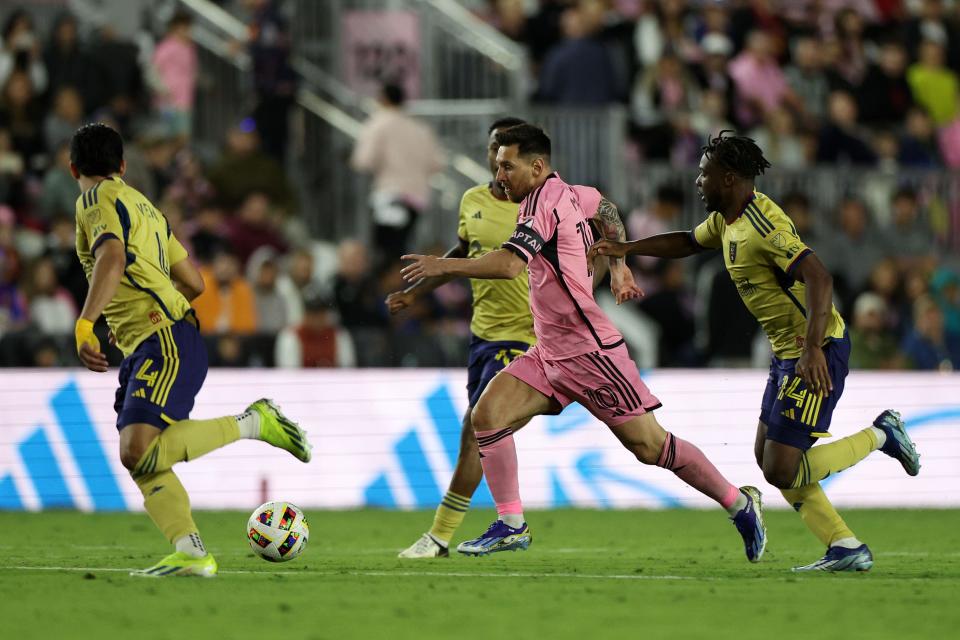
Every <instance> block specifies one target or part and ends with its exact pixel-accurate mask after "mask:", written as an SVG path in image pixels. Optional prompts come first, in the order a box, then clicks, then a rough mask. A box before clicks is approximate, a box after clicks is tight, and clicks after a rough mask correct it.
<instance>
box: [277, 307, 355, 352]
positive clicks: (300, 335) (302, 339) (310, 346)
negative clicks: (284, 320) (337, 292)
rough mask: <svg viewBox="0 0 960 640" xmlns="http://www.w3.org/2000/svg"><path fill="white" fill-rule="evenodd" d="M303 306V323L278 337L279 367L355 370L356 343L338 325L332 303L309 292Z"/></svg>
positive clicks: (288, 329)
mask: <svg viewBox="0 0 960 640" xmlns="http://www.w3.org/2000/svg"><path fill="white" fill-rule="evenodd" d="M303 306H304V314H303V322H302V323H301V324H300V325H298V326H296V327H290V328H287V329H284V330H283V331H281V332H280V335H279V336H277V345H276V355H275V357H274V360H275V362H276V365H277V366H278V367H282V368H286V369H291V368H301V367H354V366H356V361H357V360H356V355H355V353H354V349H353V340H352V339H351V338H350V333H349V332H347V331H346V330H345V329H342V328H340V327H339V326H338V325H337V322H336V309H335V307H334V305H333V302H332V300H330V299H329V298H327V297H325V296H324V295H323V294H321V293H320V292H318V291H313V290H308V291H307V292H305V295H304V300H303Z"/></svg>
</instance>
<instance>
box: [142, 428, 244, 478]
mask: <svg viewBox="0 0 960 640" xmlns="http://www.w3.org/2000/svg"><path fill="white" fill-rule="evenodd" d="M239 438H240V428H239V427H238V426H237V419H236V418H234V417H233V416H227V417H224V418H213V419H212V420H181V421H180V422H175V423H173V424H172V425H170V426H169V427H167V428H166V429H165V430H164V431H163V432H162V433H161V434H160V435H159V436H157V437H156V438H154V440H153V442H151V443H150V446H149V447H148V448H147V450H146V452H144V454H143V457H142V458H140V461H139V462H137V466H136V467H134V469H133V472H132V473H131V475H132V476H134V478H136V477H138V476H146V475H151V474H154V473H158V472H160V471H164V470H166V469H169V468H170V467H172V466H173V465H175V464H176V463H178V462H186V461H188V460H194V459H195V458H199V457H200V456H202V455H204V454H206V453H210V452H211V451H213V450H214V449H219V448H220V447H222V446H224V445H226V444H230V443H231V442H233V441H235V440H238V439H239Z"/></svg>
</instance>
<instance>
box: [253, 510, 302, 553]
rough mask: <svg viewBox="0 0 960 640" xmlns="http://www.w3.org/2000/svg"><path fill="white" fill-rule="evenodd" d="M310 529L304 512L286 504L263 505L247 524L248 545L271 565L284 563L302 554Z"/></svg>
mask: <svg viewBox="0 0 960 640" xmlns="http://www.w3.org/2000/svg"><path fill="white" fill-rule="evenodd" d="M309 537H310V527H309V526H307V519H306V517H304V515H303V511H301V510H300V508H299V507H297V506H296V505H293V504H290V503H289V502H266V503H264V504H262V505H260V506H259V507H257V508H256V510H255V511H254V512H253V513H252V514H251V515H250V520H248V521H247V542H249V543H250V548H251V549H253V552H254V553H255V554H257V555H258V556H260V557H261V558H263V559H264V560H268V561H270V562H286V561H287V560H293V559H294V558H296V557H297V556H298V555H300V554H301V553H303V550H304V549H305V548H306V546H307V538H309Z"/></svg>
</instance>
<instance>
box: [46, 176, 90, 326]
mask: <svg viewBox="0 0 960 640" xmlns="http://www.w3.org/2000/svg"><path fill="white" fill-rule="evenodd" d="M74 187H76V181H74ZM76 241H77V227H76V222H75V218H74V213H73V212H70V214H69V215H61V216H57V217H55V218H53V219H52V220H51V221H50V233H48V234H47V241H46V250H45V251H44V254H43V255H44V257H46V258H48V259H49V260H50V261H51V262H52V263H53V268H54V271H56V275H57V281H58V282H59V283H60V284H62V285H63V286H64V288H66V290H67V291H68V292H69V293H70V297H71V298H72V299H73V302H74V305H76V308H78V309H80V308H82V307H83V302H84V300H85V299H86V297H87V276H86V274H85V273H84V272H83V267H82V266H81V265H80V261H79V260H77V249H76Z"/></svg>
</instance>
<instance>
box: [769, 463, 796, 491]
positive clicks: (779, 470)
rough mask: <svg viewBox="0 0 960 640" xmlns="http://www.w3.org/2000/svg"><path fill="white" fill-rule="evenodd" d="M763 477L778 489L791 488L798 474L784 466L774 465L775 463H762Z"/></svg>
mask: <svg viewBox="0 0 960 640" xmlns="http://www.w3.org/2000/svg"><path fill="white" fill-rule="evenodd" d="M761 468H762V469H763V477H764V478H765V479H766V480H767V482H769V483H770V484H772V485H773V486H775V487H776V488H777V489H789V488H790V486H791V485H792V484H793V478H794V476H795V475H796V474H794V473H790V472H789V470H788V469H786V468H784V467H774V466H773V465H761Z"/></svg>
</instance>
